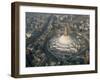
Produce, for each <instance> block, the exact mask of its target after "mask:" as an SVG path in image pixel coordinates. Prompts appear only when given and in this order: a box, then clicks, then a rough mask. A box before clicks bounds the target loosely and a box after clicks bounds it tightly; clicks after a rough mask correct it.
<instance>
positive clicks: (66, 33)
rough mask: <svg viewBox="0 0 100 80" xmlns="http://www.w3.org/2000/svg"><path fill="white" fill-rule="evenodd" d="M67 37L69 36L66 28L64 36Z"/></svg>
mask: <svg viewBox="0 0 100 80" xmlns="http://www.w3.org/2000/svg"><path fill="white" fill-rule="evenodd" d="M67 35H68V28H67V27H65V31H64V36H67Z"/></svg>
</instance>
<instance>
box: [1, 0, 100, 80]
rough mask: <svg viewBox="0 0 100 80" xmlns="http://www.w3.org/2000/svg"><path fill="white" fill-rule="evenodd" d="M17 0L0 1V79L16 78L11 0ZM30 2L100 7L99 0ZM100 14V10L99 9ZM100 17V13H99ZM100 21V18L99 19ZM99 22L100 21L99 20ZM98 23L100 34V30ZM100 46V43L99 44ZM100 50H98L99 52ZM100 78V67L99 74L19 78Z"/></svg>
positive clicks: (11, 79) (65, 79)
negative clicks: (12, 50)
mask: <svg viewBox="0 0 100 80" xmlns="http://www.w3.org/2000/svg"><path fill="white" fill-rule="evenodd" d="M13 1H15V0H1V2H0V80H16V79H14V78H12V77H10V67H11V61H10V58H11V2H13ZM17 1H28V0H17ZM29 1H30V2H41V3H56V4H74V5H75V4H76V5H88V6H93V5H94V6H98V8H99V9H100V6H99V4H100V2H99V0H29ZM98 14H100V11H98ZM98 19H100V15H98ZM98 21H99V20H98ZM98 23H99V22H98ZM99 25H100V23H99V24H98V34H100V32H99ZM99 41H100V37H98V44H99ZM98 47H100V45H98ZM99 52H100V50H99V51H98V53H99ZM99 57H100V54H98V58H99ZM99 63H100V58H99V59H98V67H100V64H99ZM99 79H100V68H99V73H97V74H82V75H81V74H80V75H67V76H66V75H64V76H53V77H38V78H26V79H25V78H22V79H18V80H99Z"/></svg>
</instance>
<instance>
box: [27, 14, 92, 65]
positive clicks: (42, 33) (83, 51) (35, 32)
mask: <svg viewBox="0 0 100 80" xmlns="http://www.w3.org/2000/svg"><path fill="white" fill-rule="evenodd" d="M89 27H90V23H89V15H76V14H50V13H32V12H26V67H35V66H36V67H38V66H58V65H80V64H89Z"/></svg>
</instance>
